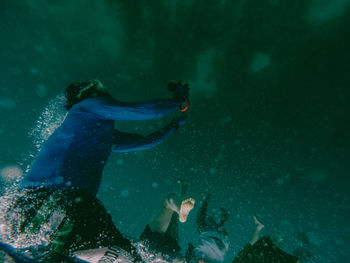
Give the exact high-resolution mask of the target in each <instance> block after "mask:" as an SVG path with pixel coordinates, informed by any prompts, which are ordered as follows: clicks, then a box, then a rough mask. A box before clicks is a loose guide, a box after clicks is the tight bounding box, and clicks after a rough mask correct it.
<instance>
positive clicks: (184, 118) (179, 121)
mask: <svg viewBox="0 0 350 263" xmlns="http://www.w3.org/2000/svg"><path fill="white" fill-rule="evenodd" d="M186 121H187V116H186V115H181V116H179V117H176V118H174V119H173V120H172V121H171V122H172V123H174V124H177V125H178V126H182V125H184V124H185V123H186Z"/></svg>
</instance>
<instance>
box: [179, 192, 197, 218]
mask: <svg viewBox="0 0 350 263" xmlns="http://www.w3.org/2000/svg"><path fill="white" fill-rule="evenodd" d="M195 202H196V201H195V200H194V199H193V198H188V199H186V200H183V201H182V203H181V207H180V212H179V220H180V222H181V223H184V222H186V220H187V217H188V214H189V213H190V211H191V210H192V208H193V207H194V203H195Z"/></svg>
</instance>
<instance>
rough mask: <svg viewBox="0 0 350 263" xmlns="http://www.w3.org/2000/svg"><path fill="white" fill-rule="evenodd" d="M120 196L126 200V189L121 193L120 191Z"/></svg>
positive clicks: (127, 192) (127, 191) (127, 194)
mask: <svg viewBox="0 0 350 263" xmlns="http://www.w3.org/2000/svg"><path fill="white" fill-rule="evenodd" d="M120 196H121V197H123V198H126V197H128V196H129V190H128V189H124V190H123V191H121V193H120Z"/></svg>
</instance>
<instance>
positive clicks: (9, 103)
mask: <svg viewBox="0 0 350 263" xmlns="http://www.w3.org/2000/svg"><path fill="white" fill-rule="evenodd" d="M0 108H4V109H5V110H13V109H14V108H16V102H15V101H14V100H13V99H11V98H1V99H0Z"/></svg>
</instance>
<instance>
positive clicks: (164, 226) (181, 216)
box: [149, 180, 195, 240]
mask: <svg viewBox="0 0 350 263" xmlns="http://www.w3.org/2000/svg"><path fill="white" fill-rule="evenodd" d="M178 183H179V184H180V198H181V199H182V198H183V196H184V195H185V194H186V192H187V182H185V181H183V180H179V181H178ZM194 203H195V200H194V199H192V198H188V199H186V200H183V201H182V202H181V205H180V207H179V206H178V205H177V204H176V195H175V194H169V195H168V197H167V198H166V199H165V200H164V202H163V204H162V206H161V208H160V210H159V212H158V213H157V215H156V216H155V218H154V219H153V220H152V222H151V223H150V224H149V227H150V229H151V231H153V232H158V233H161V234H163V233H165V232H168V234H170V236H172V237H174V238H175V240H177V234H176V233H177V232H178V231H177V229H178V226H177V224H178V221H180V222H182V223H184V222H186V221H187V217H188V214H189V213H190V211H191V210H192V208H193V206H194ZM174 212H175V213H176V214H174Z"/></svg>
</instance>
